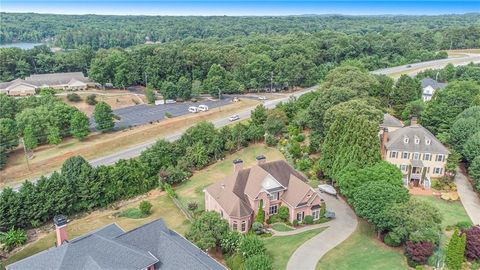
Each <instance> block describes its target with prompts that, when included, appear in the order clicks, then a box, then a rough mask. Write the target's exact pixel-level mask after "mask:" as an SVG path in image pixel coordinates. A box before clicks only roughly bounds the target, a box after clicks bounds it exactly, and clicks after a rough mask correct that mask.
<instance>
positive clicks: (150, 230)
mask: <svg viewBox="0 0 480 270" xmlns="http://www.w3.org/2000/svg"><path fill="white" fill-rule="evenodd" d="M54 224H55V228H56V235H57V241H56V247H52V248H50V249H48V250H45V251H42V252H40V253H37V254H35V255H32V256H30V257H28V258H25V259H23V260H21V261H18V262H16V263H13V264H10V265H8V266H7V270H32V269H35V270H56V269H59V270H60V269H62V270H104V269H105V270H106V269H108V270H111V269H122V270H156V269H161V270H163V269H169V270H170V269H171V270H177V269H178V270H181V269H184V270H187V269H203V270H225V269H226V268H225V267H224V266H222V265H221V264H220V263H218V262H217V261H215V260H214V259H212V258H211V257H210V256H208V255H207V254H206V253H205V252H203V251H202V250H200V249H199V248H197V247H196V246H195V245H193V244H192V243H190V242H189V241H188V240H186V239H185V238H183V237H182V236H181V235H179V234H177V233H176V232H174V231H172V230H170V229H168V228H167V227H166V226H165V224H164V223H163V221H162V220H161V219H157V220H155V221H152V222H150V223H147V224H145V225H143V226H140V227H138V228H136V229H133V230H131V231H128V232H125V231H123V230H122V228H120V227H119V226H118V225H117V224H110V225H107V226H105V227H103V228H100V229H98V230H96V231H93V232H90V233H87V234H84V235H82V236H80V237H77V238H75V239H72V240H68V239H67V229H66V226H67V219H66V218H65V217H64V216H56V217H55V218H54Z"/></svg>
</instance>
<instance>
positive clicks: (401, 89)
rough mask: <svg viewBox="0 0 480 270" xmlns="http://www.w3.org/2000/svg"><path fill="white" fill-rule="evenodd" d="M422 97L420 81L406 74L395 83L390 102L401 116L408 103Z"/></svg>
mask: <svg viewBox="0 0 480 270" xmlns="http://www.w3.org/2000/svg"><path fill="white" fill-rule="evenodd" d="M421 97H422V85H421V84H420V81H419V80H418V79H416V78H412V77H410V76H408V75H406V74H402V76H400V78H399V79H398V81H397V82H396V83H395V87H394V88H393V93H392V96H391V98H390V102H391V105H393V108H394V109H395V111H396V112H397V114H400V113H401V112H402V111H403V110H404V109H405V106H406V104H407V103H409V102H410V101H414V100H417V99H420V98H421Z"/></svg>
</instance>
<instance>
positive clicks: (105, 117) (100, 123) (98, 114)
mask: <svg viewBox="0 0 480 270" xmlns="http://www.w3.org/2000/svg"><path fill="white" fill-rule="evenodd" d="M93 118H94V119H95V122H96V128H97V129H98V130H100V131H102V132H106V131H110V130H112V129H113V127H114V126H115V123H114V122H113V112H112V108H111V107H110V105H108V104H107V103H105V102H103V101H102V102H99V103H98V104H97V105H95V110H94V111H93Z"/></svg>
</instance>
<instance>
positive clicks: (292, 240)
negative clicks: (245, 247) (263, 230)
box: [263, 227, 326, 270]
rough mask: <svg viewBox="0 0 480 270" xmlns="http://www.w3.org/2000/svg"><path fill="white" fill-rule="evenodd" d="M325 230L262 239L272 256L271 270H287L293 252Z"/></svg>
mask: <svg viewBox="0 0 480 270" xmlns="http://www.w3.org/2000/svg"><path fill="white" fill-rule="evenodd" d="M325 229H326V227H325V228H319V229H314V230H310V231H306V232H302V233H299V234H295V235H289V236H279V237H271V238H266V239H264V240H263V241H264V243H265V247H266V248H267V252H268V254H269V255H270V256H272V261H273V269H275V270H281V269H285V268H287V263H288V260H289V259H290V257H291V256H292V254H293V252H295V250H296V249H297V248H298V247H299V246H301V245H302V244H303V243H305V242H306V241H307V240H308V239H310V238H312V237H314V236H315V235H317V234H319V233H321V232H322V231H323V230H325Z"/></svg>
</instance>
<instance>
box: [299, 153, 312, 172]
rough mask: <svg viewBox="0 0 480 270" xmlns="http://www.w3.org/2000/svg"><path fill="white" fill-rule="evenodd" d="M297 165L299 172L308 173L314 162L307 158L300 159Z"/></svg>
mask: <svg viewBox="0 0 480 270" xmlns="http://www.w3.org/2000/svg"><path fill="white" fill-rule="evenodd" d="M295 165H297V169H298V170H300V171H302V172H306V171H308V170H310V168H311V167H312V165H313V162H312V160H311V159H310V158H308V157H307V158H302V159H299V160H298V161H297V163H296V164H295Z"/></svg>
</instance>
